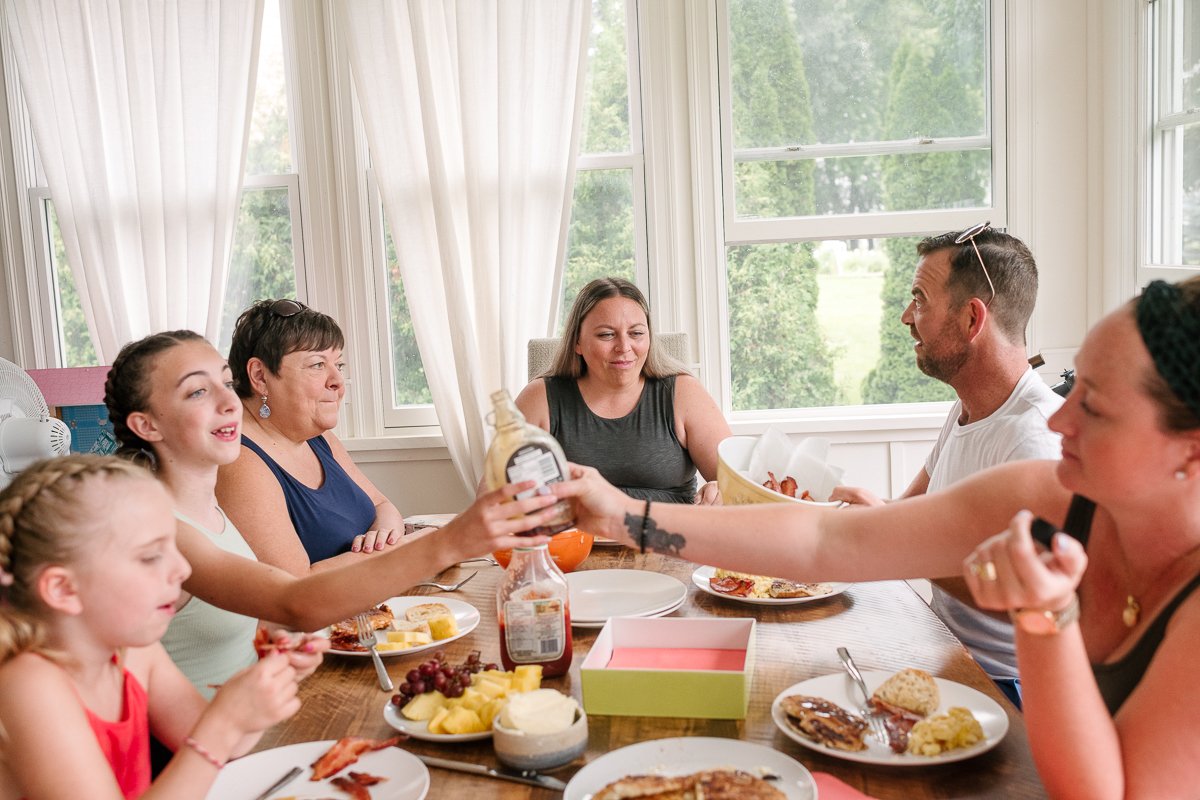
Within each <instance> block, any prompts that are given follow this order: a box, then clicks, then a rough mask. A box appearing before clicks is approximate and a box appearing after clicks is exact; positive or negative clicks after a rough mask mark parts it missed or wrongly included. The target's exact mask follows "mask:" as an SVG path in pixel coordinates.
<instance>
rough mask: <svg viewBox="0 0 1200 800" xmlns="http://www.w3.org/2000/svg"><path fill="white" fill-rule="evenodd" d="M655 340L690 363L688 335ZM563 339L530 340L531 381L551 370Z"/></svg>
mask: <svg viewBox="0 0 1200 800" xmlns="http://www.w3.org/2000/svg"><path fill="white" fill-rule="evenodd" d="M654 338H655V339H657V340H658V343H659V344H660V345H662V347H663V349H664V350H665V351H666V353H667V355H669V356H671V357H673V358H675V359H678V360H679V361H680V362H682V363H684V364H686V363H688V340H687V334H686V333H656V334H654ZM560 341H562V340H561V339H530V340H529V380H533V379H534V378H536V377H538V376H540V375H541V374H542V373H543V372H545V371H546V370H548V369H550V365H551V364H552V363H553V362H554V357H555V356H556V355H558V344H559V342H560Z"/></svg>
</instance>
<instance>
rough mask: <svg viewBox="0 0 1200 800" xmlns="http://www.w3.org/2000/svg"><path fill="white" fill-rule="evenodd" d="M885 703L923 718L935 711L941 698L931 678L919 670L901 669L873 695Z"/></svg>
mask: <svg viewBox="0 0 1200 800" xmlns="http://www.w3.org/2000/svg"><path fill="white" fill-rule="evenodd" d="M873 696H874V697H876V698H877V699H879V700H882V701H883V702H885V703H891V704H892V705H894V706H900V707H901V708H907V709H908V710H909V711H912V712H915V713H917V714H920V715H921V716H923V717H925V716H928V715H930V714H932V713H933V712H934V711H937V708H938V706H939V705H941V702H942V698H941V695H940V694H939V693H938V687H937V683H936V682H935V681H934V680H933V676H932V675H930V674H929V673H928V672H926V671H925V670H921V669H913V668H911V667H910V668H908V669H902V670H900V671H899V672H897V673H896V674H895V675H893V676H892V677H890V678H888V679H887V680H886V681H884V682H883V683H882V684H881V685H880V686H879V688H878V689H876V690H875V694H874V695H873Z"/></svg>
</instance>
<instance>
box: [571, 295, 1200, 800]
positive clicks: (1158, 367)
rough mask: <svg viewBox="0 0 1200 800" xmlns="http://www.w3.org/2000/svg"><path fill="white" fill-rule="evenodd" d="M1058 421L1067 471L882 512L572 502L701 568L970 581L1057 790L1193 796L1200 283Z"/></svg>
mask: <svg viewBox="0 0 1200 800" xmlns="http://www.w3.org/2000/svg"><path fill="white" fill-rule="evenodd" d="M1050 427H1051V428H1052V429H1054V430H1055V431H1057V432H1058V433H1060V434H1061V435H1062V448H1063V453H1062V460H1061V461H1057V462H1055V461H1027V462H1019V463H1014V464H1006V465H1003V466H999V467H996V468H994V469H990V470H987V471H985V472H981V473H978V474H976V475H975V476H973V477H971V478H968V479H966V480H964V481H962V482H960V483H958V484H955V485H954V486H951V487H949V488H947V489H945V490H943V491H942V492H940V493H937V494H931V495H925V496H922V497H917V498H913V499H911V500H906V501H905V502H903V503H895V504H891V505H886V506H882V507H877V508H861V509H859V508H854V509H843V510H837V511H831V510H828V509H814V508H806V507H802V506H798V505H790V504H773V505H762V506H738V507H725V508H719V509H697V508H688V507H685V506H668V505H660V504H653V505H651V504H650V503H643V502H641V501H636V500H633V499H631V498H628V497H626V496H625V495H623V494H621V493H620V492H617V491H615V490H614V489H612V487H610V486H608V485H607V484H606V483H605V482H604V480H603V479H602V478H600V476H599V475H598V474H597V473H596V472H595V471H594V470H591V469H588V468H586V467H573V468H572V471H573V477H574V480H572V481H570V482H568V483H565V484H559V485H557V486H556V487H555V493H556V494H558V495H559V496H568V497H574V498H575V501H576V505H577V514H576V520H577V522H578V523H579V525H580V526H581V527H584V528H586V529H587V530H589V531H594V532H595V533H597V534H599V535H603V536H610V537H613V538H619V539H621V540H623V541H625V542H628V543H631V544H633V546H635V547H642V548H643V549H652V550H655V551H659V552H665V553H670V554H672V555H680V556H682V557H684V558H687V559H688V560H690V561H695V562H697V563H704V564H713V565H716V566H722V567H727V568H730V569H736V570H743V571H746V572H755V573H763V574H775V575H780V574H781V573H782V575H781V576H782V577H787V578H793V579H796V580H806V581H811V580H846V581H862V580H880V579H891V578H917V577H927V576H930V575H933V576H943V575H953V574H957V573H959V572H960V571H961V572H965V574H966V578H967V581H968V584H969V585H970V587H971V590H972V592H973V594H974V596H975V599H976V601H977V602H978V603H979V604H980V605H981V606H983V607H985V608H990V609H995V610H1007V611H1008V612H1009V613H1010V614H1011V615H1012V617H1013V620H1014V622H1015V628H1016V642H1017V659H1018V664H1019V667H1020V672H1021V682H1022V686H1023V688H1024V700H1025V718H1026V724H1027V729H1028V732H1029V742H1030V746H1031V748H1032V750H1033V755H1034V760H1035V761H1036V763H1037V765H1038V770H1039V772H1040V774H1041V777H1042V781H1043V783H1044V784H1045V786H1046V789H1047V791H1048V792H1049V794H1050V796H1051V797H1055V798H1074V797H1078V798H1088V800H1102V799H1103V798H1123V797H1153V798H1172V797H1195V792H1196V787H1197V786H1200V738H1197V737H1195V736H1191V735H1188V733H1187V731H1189V730H1194V728H1195V725H1196V720H1197V719H1200V683H1198V682H1197V681H1196V678H1195V654H1196V653H1197V652H1200V592H1197V591H1196V588H1197V587H1198V586H1200V278H1192V279H1189V280H1186V281H1183V282H1181V283H1178V284H1170V283H1165V282H1162V281H1154V282H1153V283H1151V284H1150V285H1149V286H1147V287H1146V289H1145V291H1144V292H1143V293H1142V294H1141V295H1140V296H1139V297H1137V298H1135V299H1134V300H1132V301H1131V302H1129V303H1127V304H1126V305H1124V306H1122V307H1121V308H1119V309H1117V310H1116V311H1114V312H1113V313H1111V314H1109V315H1108V316H1107V317H1105V318H1104V319H1102V320H1101V321H1100V322H1099V323H1098V324H1097V325H1096V326H1095V327H1094V328H1093V329H1092V330H1091V331H1090V332H1089V333H1088V335H1087V338H1086V339H1085V340H1084V343H1083V346H1082V347H1081V348H1080V350H1079V353H1078V356H1077V358H1076V383H1075V387H1074V389H1073V390H1072V392H1071V394H1070V396H1069V397H1068V398H1067V400H1066V403H1065V404H1064V405H1063V407H1062V408H1061V409H1060V410H1059V411H1058V412H1057V413H1056V414H1055V415H1054V416H1053V417H1052V418H1051V419H1050ZM730 530H737V531H738V532H739V536H738V547H736V548H731V547H728V532H729V531H730ZM997 531H1002V532H1001V533H999V534H997V533H996V532H997ZM1056 531H1057V532H1056ZM1064 531H1065V532H1064Z"/></svg>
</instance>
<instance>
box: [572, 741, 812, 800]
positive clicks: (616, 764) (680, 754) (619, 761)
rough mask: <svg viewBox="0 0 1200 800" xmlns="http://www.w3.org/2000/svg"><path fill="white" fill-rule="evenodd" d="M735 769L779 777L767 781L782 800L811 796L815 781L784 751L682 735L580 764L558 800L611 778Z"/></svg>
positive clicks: (582, 795)
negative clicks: (582, 765) (782, 796)
mask: <svg viewBox="0 0 1200 800" xmlns="http://www.w3.org/2000/svg"><path fill="white" fill-rule="evenodd" d="M722 768H730V769H740V770H741V771H742V772H748V773H750V774H751V775H757V776H761V775H762V774H763V770H767V771H769V772H771V773H774V774H775V775H778V776H779V778H780V779H779V780H777V781H776V780H773V781H771V785H772V786H774V787H775V788H777V789H779V790H780V791H781V792H783V793H784V794H785V795H787V797H788V800H816V797H817V785H816V783H815V782H814V781H813V777H812V775H811V774H810V773H809V771H808V770H807V769H805V768H804V765H803V764H801V763H800V762H799V761H796V760H795V759H794V758H792V757H791V756H789V755H787V754H786V753H781V752H779V751H778V750H772V749H771V748H770V747H766V746H765V745H761V744H756V743H754V742H743V741H742V740H740V739H718V738H713V737H708V736H688V737H685V738H680V739H655V740H653V741H649V742H638V743H637V744H631V745H629V746H628V747H622V748H621V749H620V750H614V751H612V752H611V753H606V754H604V755H602V756H600V757H599V758H597V759H596V760H595V761H592V762H591V763H590V764H588V765H587V766H585V767H584V768H583V769H581V770H579V772H576V773H575V777H573V778H571V782H570V783H568V784H567V788H566V789H565V790H564V791H563V800H589V798H591V796H592V795H593V794H595V793H596V792H598V791H600V790H601V789H603V788H604V787H605V786H607V785H608V784H610V783H612V782H613V781H616V780H620V779H621V778H624V777H626V776H628V775H648V774H654V775H689V774H691V773H693V772H699V771H700V770H704V769H722Z"/></svg>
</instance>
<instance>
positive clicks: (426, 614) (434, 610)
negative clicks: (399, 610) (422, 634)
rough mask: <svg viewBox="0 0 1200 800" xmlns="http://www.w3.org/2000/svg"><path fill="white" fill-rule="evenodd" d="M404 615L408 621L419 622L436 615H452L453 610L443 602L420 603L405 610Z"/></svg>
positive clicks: (433, 617)
mask: <svg viewBox="0 0 1200 800" xmlns="http://www.w3.org/2000/svg"><path fill="white" fill-rule="evenodd" d="M404 616H405V618H406V619H407V620H408V621H409V622H421V621H423V620H430V619H435V618H437V617H453V616H454V612H452V611H451V610H450V607H449V606H448V605H446V604H445V603H422V604H421V605H419V606H413V607H412V608H410V609H408V610H407V611H405V612H404Z"/></svg>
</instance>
